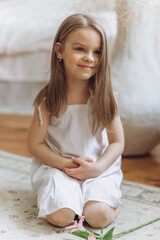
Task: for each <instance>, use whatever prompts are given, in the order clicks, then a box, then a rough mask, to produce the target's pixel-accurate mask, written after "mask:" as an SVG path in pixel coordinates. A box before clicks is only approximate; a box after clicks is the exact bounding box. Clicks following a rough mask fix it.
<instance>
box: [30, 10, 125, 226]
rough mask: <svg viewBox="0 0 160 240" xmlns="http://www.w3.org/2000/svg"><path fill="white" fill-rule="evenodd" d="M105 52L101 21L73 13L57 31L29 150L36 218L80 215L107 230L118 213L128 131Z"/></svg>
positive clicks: (55, 220) (58, 221) (58, 220)
mask: <svg viewBox="0 0 160 240" xmlns="http://www.w3.org/2000/svg"><path fill="white" fill-rule="evenodd" d="M107 55H108V52H107V42H106V36H105V33H104V31H103V29H102V28H101V26H100V25H98V24H97V23H96V22H95V21H94V20H93V19H92V18H91V17H89V16H87V15H82V14H74V15H71V16H69V17H68V18H67V19H66V20H64V22H63V23H62V24H61V26H60V27H59V29H58V32H57V34H56V36H55V40H54V44H53V50H52V57H51V75H50V81H49V83H47V85H46V86H45V87H44V88H43V89H42V90H41V91H40V92H39V94H38V95H37V97H36V98H35V101H34V106H35V112H34V116H33V120H32V123H31V126H30V129H29V134H28V148H29V152H30V153H31V154H32V156H33V157H34V158H33V166H32V186H33V189H34V191H35V193H36V195H37V204H38V208H39V214H38V217H44V218H46V219H47V220H48V222H50V223H51V224H53V225H56V226H59V227H64V226H66V225H68V224H70V223H71V222H72V221H73V220H74V218H75V216H76V215H79V216H80V215H84V216H85V220H86V221H87V223H88V224H89V225H90V226H92V227H95V228H101V227H106V226H107V225H108V224H110V223H111V222H112V221H113V220H114V219H115V218H116V217H117V215H118V213H119V206H120V198H121V191H120V185H121V181H122V171H121V154H122V152H123V148H124V136H123V128H122V124H121V121H120V117H119V115H118V109H117V105H116V101H115V96H114V93H113V90H112V85H111V80H110V72H109V65H108V58H107Z"/></svg>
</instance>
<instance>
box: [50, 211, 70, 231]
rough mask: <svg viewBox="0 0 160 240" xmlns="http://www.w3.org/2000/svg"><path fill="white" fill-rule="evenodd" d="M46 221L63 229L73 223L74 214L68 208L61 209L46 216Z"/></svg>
mask: <svg viewBox="0 0 160 240" xmlns="http://www.w3.org/2000/svg"><path fill="white" fill-rule="evenodd" d="M46 218H47V221H48V222H49V223H51V224H53V225H55V226H58V227H65V226H67V225H69V224H70V223H72V222H73V220H74V218H75V212H74V211H73V210H71V209H69V208H62V209H60V210H58V211H56V212H54V213H51V214H49V215H47V216H46Z"/></svg>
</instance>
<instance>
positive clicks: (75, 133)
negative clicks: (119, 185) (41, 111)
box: [45, 101, 121, 173]
mask: <svg viewBox="0 0 160 240" xmlns="http://www.w3.org/2000/svg"><path fill="white" fill-rule="evenodd" d="M92 126H93V121H92V114H91V112H90V104H89V101H88V103H87V104H80V105H68V106H67V109H66V111H65V113H64V114H62V116H60V117H59V118H56V117H53V116H51V118H50V123H49V126H48V131H47V135H46V138H45V142H46V144H47V145H48V146H49V147H50V148H51V149H52V150H53V151H55V152H56V153H57V154H59V155H61V156H63V157H66V158H71V157H79V156H83V157H89V158H91V159H92V160H93V161H97V160H98V159H99V158H100V156H101V155H102V154H103V153H104V151H105V150H106V148H107V146H108V144H109V143H108V137H107V130H106V129H105V128H104V129H103V130H102V128H100V127H99V128H98V130H97V131H96V133H95V134H94V135H93V134H92ZM117 161H118V162H119V161H121V160H120V159H117ZM117 161H116V162H115V163H113V164H112V166H111V167H110V168H109V169H108V170H109V173H111V172H112V171H111V170H113V169H112V167H113V166H114V167H113V168H114V170H117V167H118V168H119V167H120V163H118V162H117ZM117 164H118V165H117ZM116 166H117V167H116ZM115 167H116V169H115ZM110 171H111V172H110Z"/></svg>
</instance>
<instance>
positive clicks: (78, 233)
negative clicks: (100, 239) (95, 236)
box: [72, 230, 91, 239]
mask: <svg viewBox="0 0 160 240" xmlns="http://www.w3.org/2000/svg"><path fill="white" fill-rule="evenodd" d="M90 233H91V232H89V231H88V232H87V231H81V230H77V231H75V232H73V233H72V234H73V235H75V236H78V237H81V238H84V239H88V236H89V234H90Z"/></svg>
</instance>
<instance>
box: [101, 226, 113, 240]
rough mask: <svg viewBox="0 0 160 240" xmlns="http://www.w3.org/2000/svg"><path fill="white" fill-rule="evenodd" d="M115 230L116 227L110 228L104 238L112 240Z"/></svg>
mask: <svg viewBox="0 0 160 240" xmlns="http://www.w3.org/2000/svg"><path fill="white" fill-rule="evenodd" d="M113 230H114V228H112V229H110V230H109V231H108V232H107V233H106V234H105V235H104V237H103V240H112V239H113Z"/></svg>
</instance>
